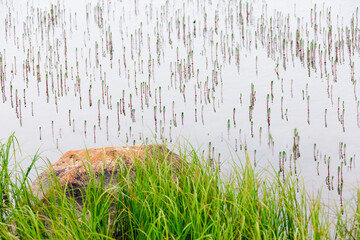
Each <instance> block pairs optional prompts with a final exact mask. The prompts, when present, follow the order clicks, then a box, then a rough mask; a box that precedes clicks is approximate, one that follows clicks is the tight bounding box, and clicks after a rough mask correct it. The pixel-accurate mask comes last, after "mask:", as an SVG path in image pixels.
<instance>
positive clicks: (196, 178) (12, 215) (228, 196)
mask: <svg viewBox="0 0 360 240" xmlns="http://www.w3.org/2000/svg"><path fill="white" fill-rule="evenodd" d="M15 145H16V138H15V137H14V136H13V135H12V136H11V137H10V138H9V140H8V141H7V142H6V143H4V144H1V145H0V146H1V148H0V149H1V151H0V159H1V165H0V192H1V195H0V196H1V198H0V204H1V206H0V218H1V219H0V220H1V221H0V236H1V238H2V239H332V238H344V239H345V238H357V237H358V235H357V234H358V229H359V219H360V215H359V212H360V211H359V207H358V208H357V209H356V210H355V214H354V216H353V217H351V218H348V219H345V220H344V219H343V218H342V217H341V215H340V213H338V214H337V215H336V216H338V219H337V220H336V217H335V221H331V220H330V219H329V218H328V217H327V216H326V214H325V213H324V212H325V211H329V210H326V209H325V208H326V207H325V206H324V205H322V204H321V203H320V199H315V200H309V199H308V198H307V197H306V193H305V191H304V190H301V191H299V192H298V191H297V186H296V184H295V182H294V181H292V179H291V178H288V179H286V180H285V181H284V182H283V179H281V180H280V178H279V177H278V175H277V174H274V175H273V176H272V177H271V178H269V177H267V178H263V177H262V176H261V175H259V174H257V173H255V172H254V170H253V168H252V166H251V164H250V161H249V159H248V158H246V161H245V164H244V165H243V166H242V167H234V169H233V172H232V174H231V175H230V176H227V177H226V178H225V177H223V176H221V173H220V171H219V169H218V168H216V167H213V166H211V165H209V164H207V163H206V161H204V160H203V159H201V158H200V157H199V155H198V154H197V153H196V152H195V151H193V150H192V151H190V152H189V153H187V154H186V153H183V154H181V155H182V157H181V160H182V162H181V164H180V165H181V166H177V168H174V164H173V162H171V161H170V162H169V161H163V159H167V156H164V155H162V154H163V153H158V154H157V155H155V156H154V155H153V154H152V156H153V157H152V158H150V157H148V159H147V160H146V161H145V163H144V161H140V160H136V161H135V162H134V164H133V166H131V167H130V168H126V167H124V165H123V164H121V161H122V160H121V159H119V171H120V173H119V174H118V176H117V177H116V179H115V178H114V179H113V184H111V185H110V187H107V188H106V187H105V184H104V178H102V177H100V178H98V177H95V175H94V174H93V173H92V171H89V184H88V185H87V187H86V189H84V194H83V196H82V206H81V207H79V205H78V204H77V199H74V198H71V197H69V194H68V192H67V189H64V188H63V187H61V184H60V183H59V181H58V180H56V179H55V182H54V184H53V188H52V189H53V191H50V192H49V193H48V195H47V197H46V199H45V200H42V201H40V200H39V199H38V198H37V197H36V196H34V194H33V193H32V192H31V191H29V189H30V188H29V181H28V174H29V171H30V170H31V168H32V167H33V166H34V162H35V161H36V157H35V158H34V159H33V161H32V163H31V165H30V167H29V168H28V169H27V171H26V172H23V171H17V172H15V171H10V170H9V162H10V161H12V160H13V157H14V156H15V155H14V153H15V152H14V151H12V150H14V149H15ZM149 156H150V155H149ZM179 169H181V170H180V171H179ZM99 179H100V181H99ZM225 179H226V180H225ZM357 206H359V204H357ZM344 221H345V222H344Z"/></svg>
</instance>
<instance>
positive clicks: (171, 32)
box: [0, 0, 360, 201]
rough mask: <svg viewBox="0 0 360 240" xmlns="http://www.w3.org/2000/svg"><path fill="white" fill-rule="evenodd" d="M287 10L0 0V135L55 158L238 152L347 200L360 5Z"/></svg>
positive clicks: (352, 182) (354, 181)
mask: <svg viewBox="0 0 360 240" xmlns="http://www.w3.org/2000/svg"><path fill="white" fill-rule="evenodd" d="M296 2H297V1H286V2H284V1H257V0H255V1H210V0H209V1H204V0H197V1H196V0H194V1H190V0H188V1H170V0H168V1H145V0H134V1H110V0H102V1H68V0H63V1H45V0H44V1H11V0H0V5H1V8H0V9H1V10H0V23H1V24H0V33H1V34H0V36H1V37H0V74H1V78H0V80H1V94H0V96H1V101H0V113H1V128H0V136H1V137H2V138H6V137H7V136H9V134H11V133H12V132H14V131H15V133H16V136H17V138H18V139H19V141H20V143H21V147H22V151H23V156H27V155H33V154H35V152H36V150H37V149H40V151H41V152H42V156H43V158H45V159H46V158H47V159H48V160H49V161H50V162H51V163H53V162H55V161H56V160H57V159H58V158H59V157H60V156H61V154H62V153H64V152H66V151H68V150H70V149H80V148H84V147H85V146H86V147H88V148H91V147H101V146H117V145H125V144H129V145H132V144H142V143H143V142H154V141H158V142H161V141H166V142H167V143H168V144H171V145H174V146H184V145H192V146H193V147H194V148H195V149H198V150H199V152H200V153H201V154H203V155H204V158H206V159H209V161H212V162H214V163H220V164H222V168H223V170H224V172H225V173H226V171H227V169H229V164H230V163H231V160H230V159H231V156H233V157H234V156H236V155H238V156H239V158H240V160H238V159H237V157H235V159H236V160H235V161H241V160H243V159H244V153H245V151H247V152H248V154H249V156H250V159H251V161H252V164H253V165H254V166H255V167H256V168H257V169H264V168H265V169H266V168H267V169H269V165H272V166H274V168H275V169H276V170H277V171H279V170H281V171H280V173H279V174H281V175H283V176H284V177H286V175H287V174H292V175H294V176H299V179H303V181H304V183H305V185H306V186H307V189H309V190H312V191H313V192H316V191H319V190H322V194H323V195H324V196H328V197H330V199H335V200H336V201H342V199H341V198H340V196H341V195H343V196H344V198H347V199H349V198H351V197H352V196H353V194H354V191H353V188H355V187H356V186H357V185H358V180H359V179H358V177H357V176H358V175H359V169H360V166H359V167H358V166H357V165H359V164H360V163H358V161H359V160H358V159H360V142H359V140H360V137H359V136H360V128H359V127H360V117H359V107H360V106H359V100H360V99H359V97H360V87H359V84H360V83H359V80H360V79H359V75H358V69H359V67H358V63H359V53H360V29H359V20H358V17H359V14H358V6H357V5H356V1H333V2H332V3H331V4H330V3H327V2H325V3H324V2H321V1H302V2H301V5H300V4H297V3H296ZM27 164H28V163H27V162H26V160H24V161H23V162H22V163H21V165H22V166H27ZM41 164H43V163H40V162H39V163H38V165H39V166H40V165H41ZM270 171H272V170H270ZM300 181H302V180H300ZM341 182H343V184H341ZM329 189H330V190H329Z"/></svg>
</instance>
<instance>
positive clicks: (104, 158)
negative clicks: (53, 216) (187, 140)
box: [31, 145, 180, 205]
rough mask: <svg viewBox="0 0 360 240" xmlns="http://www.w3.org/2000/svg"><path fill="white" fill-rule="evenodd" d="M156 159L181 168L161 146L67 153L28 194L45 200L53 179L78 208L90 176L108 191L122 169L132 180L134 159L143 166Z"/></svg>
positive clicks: (40, 177) (176, 156) (42, 175)
mask: <svg viewBox="0 0 360 240" xmlns="http://www.w3.org/2000/svg"><path fill="white" fill-rule="evenodd" d="M158 156H163V157H164V156H166V159H167V160H168V161H172V164H173V167H174V168H178V167H179V166H180V157H179V156H178V155H177V154H175V153H173V152H171V151H170V150H168V149H167V148H166V147H165V146H163V145H146V146H123V147H106V148H91V149H87V150H86V149H82V150H73V151H68V152H66V153H65V154H64V155H63V156H62V157H61V158H60V159H59V160H58V161H57V162H56V163H54V164H53V165H51V166H50V167H49V168H48V169H47V170H45V171H44V172H42V173H41V174H40V175H39V176H38V178H37V179H35V181H34V182H33V183H32V184H31V191H32V192H33V194H34V195H35V196H37V197H38V198H39V199H40V200H45V198H46V196H47V194H48V193H49V191H51V190H52V189H54V184H55V179H56V180H58V183H59V184H61V187H62V188H65V187H66V189H67V194H68V195H71V196H72V197H75V199H77V202H78V203H79V204H80V205H81V195H82V193H83V190H84V189H85V188H86V187H87V186H88V179H89V176H90V175H93V176H95V179H100V177H102V178H104V180H105V181H104V183H105V188H108V187H109V183H112V184H114V183H116V179H117V178H118V173H119V169H120V168H121V167H127V168H128V169H131V172H130V178H131V179H132V180H133V179H134V177H135V176H134V171H133V170H134V169H132V165H133V163H134V160H135V159H139V160H140V161H144V164H146V161H148V160H149V159H161V158H159V157H158Z"/></svg>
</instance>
